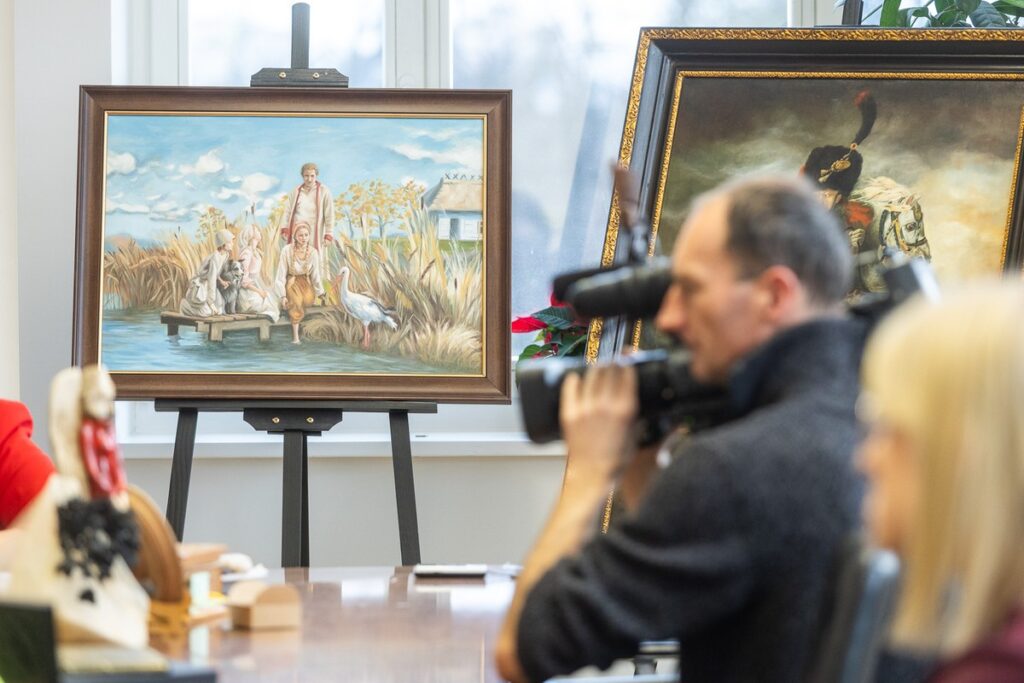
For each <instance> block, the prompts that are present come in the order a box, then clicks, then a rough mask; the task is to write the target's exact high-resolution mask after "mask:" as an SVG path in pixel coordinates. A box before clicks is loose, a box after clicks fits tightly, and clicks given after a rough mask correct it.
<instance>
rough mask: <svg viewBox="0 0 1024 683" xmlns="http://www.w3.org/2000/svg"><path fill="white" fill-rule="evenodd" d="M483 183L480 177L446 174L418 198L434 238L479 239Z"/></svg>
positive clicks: (481, 229)
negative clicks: (432, 227)
mask: <svg viewBox="0 0 1024 683" xmlns="http://www.w3.org/2000/svg"><path fill="white" fill-rule="evenodd" d="M483 198H484V182H483V178H481V177H480V176H472V175H460V174H455V173H446V174H445V175H444V177H443V178H441V180H440V181H439V182H438V183H437V184H436V185H434V186H433V187H431V188H429V189H428V190H427V191H426V192H424V193H423V196H422V197H420V207H421V208H423V209H425V210H426V211H427V215H428V216H429V217H430V221H431V222H432V223H433V224H434V226H435V227H436V228H437V237H438V239H443V240H481V239H483V218H484V216H483Z"/></svg>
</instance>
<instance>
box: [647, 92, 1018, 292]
mask: <svg viewBox="0 0 1024 683" xmlns="http://www.w3.org/2000/svg"><path fill="white" fill-rule="evenodd" d="M862 90H869V91H870V92H871V93H872V94H873V95H874V98H875V101H876V102H877V104H878V118H877V120H876V121H875V126H874V129H873V130H872V131H871V134H870V135H869V136H868V137H867V139H866V140H864V142H863V143H862V144H861V145H860V148H859V151H860V152H861V154H862V155H863V157H864V167H863V171H862V173H861V182H863V181H865V180H866V179H869V178H872V177H877V176H886V177H889V178H892V179H894V180H896V181H897V182H899V183H901V184H903V185H904V186H906V187H907V188H908V190H909V191H911V192H912V193H914V194H915V195H916V196H918V197H919V198H920V202H921V207H922V209H923V211H924V222H925V229H926V232H927V235H928V240H929V242H930V244H931V249H932V264H933V266H934V267H935V270H936V272H937V273H938V274H939V276H940V277H942V276H954V277H955V276H965V275H976V274H982V273H990V272H993V271H995V270H997V269H998V267H999V262H1000V258H1001V256H1002V246H1003V238H1004V235H1005V232H1006V214H1007V205H1008V202H1009V197H1010V186H1011V180H1012V179H1013V166H1014V156H1015V151H1016V145H1017V133H1018V129H1019V127H1020V120H1021V106H1022V105H1024V83H1021V82H1019V81H981V80H979V81H964V80H930V79H929V80H912V79H892V80H874V79H867V80H862V79H853V78H851V79H841V78H793V79H786V78H687V79H686V80H685V81H684V85H683V93H682V99H681V102H680V107H679V118H678V120H677V123H676V128H675V138H674V141H673V149H672V158H671V163H670V165H669V174H668V183H667V186H666V189H665V196H664V204H663V213H662V220H661V225H660V227H659V235H660V238H661V246H662V248H663V249H664V250H668V249H670V248H671V245H672V243H673V241H674V239H675V235H676V232H677V231H678V227H679V224H680V223H681V221H682V220H683V219H684V218H685V216H686V214H687V212H688V211H689V207H690V203H691V201H692V200H693V198H694V197H695V196H696V195H697V194H699V193H701V192H703V191H705V190H708V189H711V188H712V187H714V186H715V185H717V184H718V183H720V182H722V181H724V180H726V179H728V178H730V177H733V176H735V175H738V174H743V173H750V172H773V173H783V174H788V173H796V172H797V169H799V168H800V166H801V165H802V164H803V163H804V161H805V160H806V159H807V155H808V153H809V152H810V151H811V150H812V149H813V148H814V147H817V146H819V145H848V144H849V143H850V141H851V140H852V139H853V136H854V134H855V133H856V131H857V128H858V127H859V126H860V113H859V111H858V110H857V108H856V106H855V105H854V103H853V100H854V97H855V96H856V95H857V93H859V92H860V91H862Z"/></svg>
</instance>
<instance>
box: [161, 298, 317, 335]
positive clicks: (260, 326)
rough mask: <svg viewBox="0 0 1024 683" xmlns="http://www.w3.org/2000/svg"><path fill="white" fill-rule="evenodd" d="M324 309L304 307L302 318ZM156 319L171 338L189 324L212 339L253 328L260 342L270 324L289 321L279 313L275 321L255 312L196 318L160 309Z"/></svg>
mask: <svg viewBox="0 0 1024 683" xmlns="http://www.w3.org/2000/svg"><path fill="white" fill-rule="evenodd" d="M325 310H327V307H325V306H310V307H309V308H307V309H306V320H309V319H310V318H315V317H318V316H321V315H323V313H324V311H325ZM160 322H161V323H162V324H164V325H167V336H168V337H173V336H175V335H177V334H178V329H179V328H181V327H191V328H192V329H194V330H195V331H196V332H198V333H199V334H205V335H207V338H208V339H209V340H210V341H212V342H219V341H224V333H225V332H236V331H239V330H256V334H257V336H258V337H259V340H260V341H261V342H264V341H270V330H271V328H274V327H288V326H289V325H291V321H289V320H288V313H287V312H285V311H282V312H281V317H280V318H279V319H278V321H277V322H276V323H275V322H273V321H272V320H271V319H270V318H268V317H267V316H265V315H258V314H256V313H235V314H225V315H211V316H208V317H205V318H199V317H196V316H191V315H184V314H182V313H180V312H179V311H164V312H162V313H161V314H160Z"/></svg>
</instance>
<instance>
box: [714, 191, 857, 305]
mask: <svg viewBox="0 0 1024 683" xmlns="http://www.w3.org/2000/svg"><path fill="white" fill-rule="evenodd" d="M714 194H715V195H723V196H724V197H725V199H726V201H727V202H728V208H727V209H726V216H727V218H726V220H727V222H728V230H729V232H728V237H727V239H726V250H727V251H728V252H729V253H730V254H731V255H732V256H733V257H734V258H735V259H736V262H737V265H738V266H739V269H740V274H741V276H742V277H754V276H756V275H758V274H759V273H761V272H762V271H764V270H765V269H766V268H769V267H770V266H774V265H782V266H786V267H787V268H789V269H790V270H792V271H793V272H794V273H795V274H796V276H797V278H798V279H799V280H800V282H801V283H802V284H803V286H804V287H805V288H806V290H807V294H808V297H809V298H810V300H811V301H813V302H814V303H817V304H822V305H829V304H834V303H838V302H840V301H842V300H843V298H844V297H845V296H846V293H847V292H849V291H850V287H851V286H852V284H853V256H852V254H851V253H850V241H849V238H848V237H847V236H846V234H845V232H844V230H843V227H842V226H841V225H840V224H839V221H838V219H837V218H836V216H835V214H833V213H832V212H831V211H830V210H829V209H827V208H826V207H825V205H824V204H823V203H822V201H821V199H820V198H819V197H818V195H817V194H816V193H815V191H814V187H813V186H812V185H811V184H810V183H809V182H808V181H807V180H806V179H804V178H800V177H792V178H788V177H779V176H749V177H744V178H740V179H738V180H734V181H732V182H729V183H727V184H725V185H723V186H722V187H721V188H719V189H718V190H715V191H714Z"/></svg>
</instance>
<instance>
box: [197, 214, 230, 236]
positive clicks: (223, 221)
mask: <svg viewBox="0 0 1024 683" xmlns="http://www.w3.org/2000/svg"><path fill="white" fill-rule="evenodd" d="M227 225H228V220H227V217H226V216H225V215H224V212H223V211H221V210H220V209H218V208H217V207H216V206H208V207H206V211H205V212H204V213H203V214H201V215H200V216H199V228H198V229H197V230H196V239H197V240H198V241H200V242H205V241H207V240H209V241H213V236H214V235H215V234H216V233H217V231H218V230H223V229H224V228H226V227H227Z"/></svg>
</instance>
